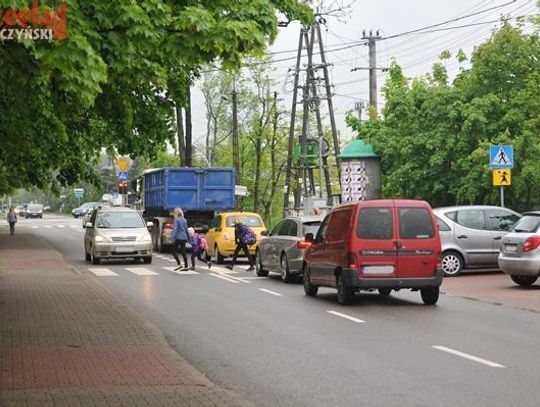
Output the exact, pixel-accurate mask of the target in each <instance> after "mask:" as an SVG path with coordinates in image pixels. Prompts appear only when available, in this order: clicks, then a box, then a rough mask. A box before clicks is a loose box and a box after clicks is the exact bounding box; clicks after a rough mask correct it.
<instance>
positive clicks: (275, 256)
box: [255, 216, 322, 282]
mask: <svg viewBox="0 0 540 407" xmlns="http://www.w3.org/2000/svg"><path fill="white" fill-rule="evenodd" d="M321 221H322V218H321V217H320V216H298V217H295V216H291V217H288V218H285V219H283V220H282V221H281V222H279V223H278V224H277V225H276V227H274V229H273V230H272V232H270V233H268V232H267V231H266V232H263V236H267V237H266V238H264V239H263V240H262V241H261V242H260V243H259V245H258V246H257V250H256V252H255V268H256V271H257V275H258V276H259V277H262V276H267V275H268V272H274V273H279V274H281V279H282V280H283V281H285V282H290V281H291V280H292V279H293V276H295V275H300V274H301V273H302V262H303V258H304V247H303V245H304V244H305V242H304V236H305V235H306V233H313V235H315V234H317V230H319V226H320V225H321Z"/></svg>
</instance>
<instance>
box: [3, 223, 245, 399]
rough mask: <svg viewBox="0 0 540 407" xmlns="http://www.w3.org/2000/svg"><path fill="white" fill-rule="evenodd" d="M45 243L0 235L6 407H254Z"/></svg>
mask: <svg viewBox="0 0 540 407" xmlns="http://www.w3.org/2000/svg"><path fill="white" fill-rule="evenodd" d="M248 405H250V404H249V403H248V402H246V401H245V400H244V399H242V398H241V397H240V396H239V395H237V394H235V393H233V392H232V391H229V390H226V389H223V388H221V387H219V386H217V385H215V384H213V383H212V382H211V381H210V380H209V379H208V378H206V377H205V376H204V375H203V374H201V373H200V372H198V371H197V370H196V369H195V368H194V367H193V366H191V365H190V364H189V363H188V362H187V361H186V360H185V359H184V358H182V357H181V356H180V355H179V354H178V353H176V352H175V351H174V350H173V349H172V348H171V347H170V346H169V345H168V344H167V342H166V341H165V339H164V337H163V335H162V333H161V331H159V329H158V328H157V327H156V326H155V325H153V324H152V323H150V322H149V321H148V320H145V319H143V318H142V317H141V316H139V315H138V314H137V313H136V312H135V311H134V310H133V309H132V308H130V307H129V306H128V305H127V304H125V303H122V302H121V301H119V300H117V299H116V298H114V297H113V296H112V295H111V294H110V293H108V292H107V291H106V290H105V289H104V288H102V287H101V286H100V285H99V284H98V283H96V282H94V281H93V280H91V279H89V278H87V277H85V276H84V275H82V274H80V273H79V272H77V271H76V270H74V269H72V268H71V267H70V266H69V265H68V264H66V263H65V262H64V260H63V258H62V255H61V254H60V253H59V252H57V251H56V250H54V249H53V248H51V247H49V246H48V245H47V244H46V243H45V242H44V241H42V240H40V239H38V238H36V236H35V235H32V234H25V233H24V232H17V234H16V235H15V236H9V232H8V230H7V228H0V406H2V407H4V406H6V407H11V406H13V407H24V406H32V407H33V406H39V407H48V406H115V407H117V406H130V407H131V406H248Z"/></svg>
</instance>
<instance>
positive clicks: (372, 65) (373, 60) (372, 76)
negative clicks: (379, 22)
mask: <svg viewBox="0 0 540 407" xmlns="http://www.w3.org/2000/svg"><path fill="white" fill-rule="evenodd" d="M362 39H364V40H367V41H368V43H367V45H368V47H369V68H365V67H357V68H353V69H351V72H354V71H359V70H366V69H367V70H369V106H372V109H373V111H374V112H375V113H377V70H381V71H383V72H384V71H387V70H388V68H379V67H377V47H376V44H377V41H379V40H381V39H382V37H381V36H380V35H379V30H377V32H376V33H375V35H373V31H371V30H370V31H369V34H367V33H366V31H365V30H364V31H363V32H362Z"/></svg>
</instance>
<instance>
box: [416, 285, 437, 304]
mask: <svg viewBox="0 0 540 407" xmlns="http://www.w3.org/2000/svg"><path fill="white" fill-rule="evenodd" d="M420 295H421V296H422V301H424V304H426V305H434V304H436V303H437V301H438V300H439V287H424V288H421V289H420Z"/></svg>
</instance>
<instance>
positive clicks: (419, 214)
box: [398, 208, 435, 239]
mask: <svg viewBox="0 0 540 407" xmlns="http://www.w3.org/2000/svg"><path fill="white" fill-rule="evenodd" d="M398 213H399V237H400V238H402V239H431V238H433V236H434V235H435V231H434V230H433V220H432V218H431V214H430V213H429V211H428V210H427V209H426V208H399V212H398Z"/></svg>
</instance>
